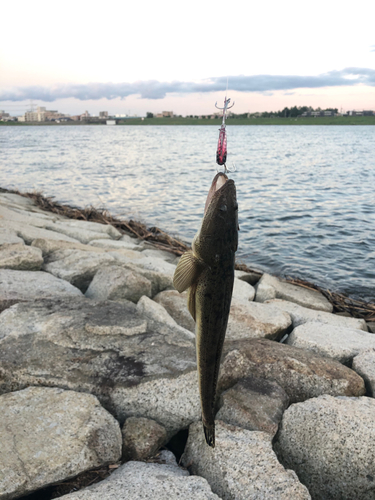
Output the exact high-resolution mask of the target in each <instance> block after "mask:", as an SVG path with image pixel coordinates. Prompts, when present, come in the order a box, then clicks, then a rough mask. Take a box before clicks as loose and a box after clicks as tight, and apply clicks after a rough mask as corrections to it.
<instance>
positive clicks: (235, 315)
mask: <svg viewBox="0 0 375 500" xmlns="http://www.w3.org/2000/svg"><path fill="white" fill-rule="evenodd" d="M154 300H155V301H156V302H158V303H159V304H162V305H163V306H164V307H165V309H166V310H167V311H168V313H169V314H170V315H171V316H172V318H173V319H174V320H175V321H176V322H177V323H178V324H179V325H180V326H183V327H184V328H186V329H188V330H190V331H191V332H194V331H195V322H194V320H193V318H192V317H191V315H190V313H189V310H188V308H187V303H186V301H187V293H186V292H184V293H182V294H180V293H178V292H177V290H165V291H164V292H161V293H160V294H158V295H157V296H156V297H155V298H154ZM291 324H292V320H291V318H290V316H289V315H288V314H287V313H284V312H281V311H280V310H279V309H277V308H275V307H272V306H271V305H269V304H259V303H256V302H249V301H243V300H236V299H235V298H234V299H233V300H232V304H231V308H230V315H229V321H228V328H227V332H226V339H228V340H239V339H246V338H263V337H266V338H270V339H275V338H279V337H281V336H283V335H284V333H286V332H287V331H289V328H290V326H291Z"/></svg>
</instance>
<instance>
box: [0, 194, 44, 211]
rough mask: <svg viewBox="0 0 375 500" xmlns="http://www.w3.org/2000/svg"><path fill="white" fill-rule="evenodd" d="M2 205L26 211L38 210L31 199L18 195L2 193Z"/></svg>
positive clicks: (0, 201)
mask: <svg viewBox="0 0 375 500" xmlns="http://www.w3.org/2000/svg"><path fill="white" fill-rule="evenodd" d="M0 203H1V205H4V206H6V207H17V208H20V209H21V208H22V209H24V210H25V209H27V210H30V209H33V208H36V207H35V205H34V202H33V201H32V200H31V199H30V198H28V197H26V196H21V195H20V194H16V193H0Z"/></svg>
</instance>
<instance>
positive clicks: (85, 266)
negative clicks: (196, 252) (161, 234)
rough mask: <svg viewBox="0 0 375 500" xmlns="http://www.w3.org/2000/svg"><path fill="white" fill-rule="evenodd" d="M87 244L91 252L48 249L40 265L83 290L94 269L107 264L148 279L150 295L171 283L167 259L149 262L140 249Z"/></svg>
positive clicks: (170, 265)
mask: <svg viewBox="0 0 375 500" xmlns="http://www.w3.org/2000/svg"><path fill="white" fill-rule="evenodd" d="M91 248H93V251H92V252H88V251H86V250H78V249H77V250H76V249H64V250H57V251H55V252H52V253H50V254H49V255H48V257H47V258H46V263H45V264H44V266H43V269H44V270H45V271H47V272H49V273H51V274H53V275H54V276H56V277H58V278H62V279H65V280H66V281H69V282H70V283H72V284H73V285H74V286H77V288H79V289H80V290H82V291H83V292H85V291H86V290H87V288H88V286H89V284H90V282H91V281H92V279H93V277H94V275H95V274H96V272H97V271H98V270H99V269H100V268H102V267H104V266H108V265H119V266H121V267H124V268H128V269H131V270H133V271H134V272H137V273H138V274H141V275H142V276H143V277H145V278H147V279H149V280H150V281H151V284H152V285H151V288H152V290H151V293H152V296H153V295H156V294H157V293H159V292H160V291H162V290H165V288H167V287H168V286H172V278H173V272H174V268H175V266H173V265H172V264H169V263H168V262H165V261H163V260H161V259H154V262H153V263H152V262H151V261H150V259H148V258H146V257H141V253H140V252H134V251H133V250H121V251H112V250H111V251H110V252H108V251H102V250H103V249H99V248H95V247H91ZM98 250H101V252H99V251H98ZM164 271H166V273H165V272H164ZM172 271H173V272H172Z"/></svg>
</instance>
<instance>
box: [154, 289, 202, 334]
mask: <svg viewBox="0 0 375 500" xmlns="http://www.w3.org/2000/svg"><path fill="white" fill-rule="evenodd" d="M154 300H155V302H157V303H158V304H161V305H162V306H163V307H164V308H165V309H166V311H167V312H168V314H169V315H170V316H172V318H173V319H174V320H175V321H176V323H178V324H179V325H180V326H182V327H183V328H186V329H187V330H190V331H191V332H195V321H194V320H193V318H192V316H191V314H190V312H189V310H188V308H187V292H183V293H179V292H178V291H177V290H164V291H163V292H160V293H158V294H157V295H156V296H155V297H154Z"/></svg>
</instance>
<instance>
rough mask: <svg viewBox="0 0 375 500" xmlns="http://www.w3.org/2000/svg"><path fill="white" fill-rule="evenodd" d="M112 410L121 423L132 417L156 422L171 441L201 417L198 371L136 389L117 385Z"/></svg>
mask: <svg viewBox="0 0 375 500" xmlns="http://www.w3.org/2000/svg"><path fill="white" fill-rule="evenodd" d="M175 362H176V364H177V363H178V361H175ZM180 363H181V361H180ZM181 368H182V367H181ZM111 407H113V408H115V416H116V418H117V420H118V421H119V422H120V423H122V422H124V420H126V419H127V418H129V417H146V418H150V419H152V420H155V421H156V422H158V423H159V424H160V425H162V426H163V427H165V429H166V431H167V436H168V440H169V439H170V438H171V437H172V436H173V435H174V434H176V433H177V432H178V431H179V430H181V429H186V428H187V427H188V426H189V425H190V424H191V423H192V422H195V421H197V420H200V418H201V406H200V400H199V392H198V376H197V372H196V371H194V372H189V373H186V374H183V375H180V376H178V377H175V378H158V379H155V380H150V381H147V382H144V383H142V384H139V385H136V386H134V387H125V386H124V385H123V386H122V387H120V386H118V387H117V388H115V389H114V390H113V391H112V392H111Z"/></svg>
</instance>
